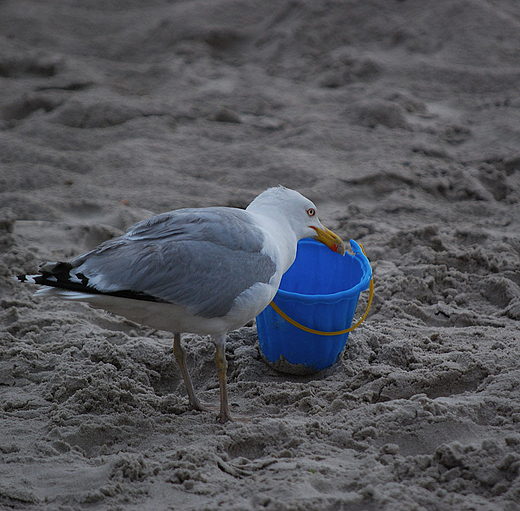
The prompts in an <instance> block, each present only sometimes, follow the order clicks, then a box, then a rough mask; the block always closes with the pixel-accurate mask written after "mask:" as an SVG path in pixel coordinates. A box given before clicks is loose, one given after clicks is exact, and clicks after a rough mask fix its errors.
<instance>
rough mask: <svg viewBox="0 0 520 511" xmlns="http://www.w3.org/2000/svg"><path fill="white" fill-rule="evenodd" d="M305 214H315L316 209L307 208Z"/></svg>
mask: <svg viewBox="0 0 520 511" xmlns="http://www.w3.org/2000/svg"><path fill="white" fill-rule="evenodd" d="M307 214H308V215H309V216H314V215H315V214H316V210H315V209H314V208H309V209H308V210H307Z"/></svg>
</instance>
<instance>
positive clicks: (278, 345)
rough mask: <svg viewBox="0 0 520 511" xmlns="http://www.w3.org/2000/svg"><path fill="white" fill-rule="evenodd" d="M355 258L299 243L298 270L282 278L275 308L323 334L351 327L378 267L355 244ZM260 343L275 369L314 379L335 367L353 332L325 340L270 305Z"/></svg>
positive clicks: (261, 321) (260, 319)
mask: <svg viewBox="0 0 520 511" xmlns="http://www.w3.org/2000/svg"><path fill="white" fill-rule="evenodd" d="M350 246H351V247H352V250H353V252H354V255H350V254H345V256H343V257H342V256H341V255H339V254H337V253H335V252H332V251H331V250H330V249H329V248H327V247H326V246H325V245H323V244H322V243H319V242H318V241H315V240H311V239H304V240H302V241H300V242H299V243H298V253H297V256H296V260H295V261H294V263H293V265H292V266H291V267H290V268H289V270H287V272H286V273H285V275H284V276H283V278H282V281H281V283H280V287H279V289H278V293H277V294H276V296H275V297H274V300H273V301H274V303H275V304H276V305H277V306H278V307H279V309H281V311H283V313H285V314H286V315H287V316H288V317H289V318H291V319H292V320H294V321H296V322H297V323H299V324H300V325H304V326H305V327H307V328H310V329H313V330H316V331H320V332H327V333H330V332H340V331H343V330H346V329H348V328H350V326H351V324H352V320H353V318H354V313H355V312H356V307H357V304H358V300H359V295H360V293H361V292H362V291H365V290H366V289H368V288H369V285H370V281H371V279H372V268H371V267H370V263H369V261H368V259H367V257H366V256H365V254H364V253H363V251H362V249H361V247H360V246H359V245H358V244H357V243H356V242H355V241H354V240H350ZM256 325H257V330H258V340H259V343H260V349H261V351H262V354H263V356H264V358H265V360H266V361H267V363H268V364H269V365H271V366H272V367H274V368H275V369H277V370H278V371H282V372H285V373H291V374H312V373H315V372H317V371H321V370H322V369H325V368H326V367H329V366H331V365H332V364H334V363H335V362H336V361H337V359H338V357H339V355H340V353H341V352H342V351H343V349H344V348H345V345H346V343H347V338H348V335H349V333H348V332H347V333H340V334H338V335H320V334H318V333H311V332H307V331H304V330H302V329H301V328H298V327H296V326H294V325H293V324H291V323H289V321H287V320H286V319H284V318H283V317H282V316H280V314H279V313H278V312H276V311H275V309H274V308H273V307H271V306H268V307H267V308H266V309H264V310H263V311H262V312H261V313H260V314H259V315H258V316H257V318H256Z"/></svg>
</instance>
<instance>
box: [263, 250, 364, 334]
mask: <svg viewBox="0 0 520 511" xmlns="http://www.w3.org/2000/svg"><path fill="white" fill-rule="evenodd" d="M359 246H360V247H361V250H362V251H363V254H365V250H364V249H363V247H362V245H361V244H359ZM365 256H366V254H365ZM368 289H369V294H368V303H367V308H366V310H365V313H364V314H363V316H361V319H360V320H359V321H358V322H357V323H356V324H355V325H353V326H351V327H350V328H346V329H345V330H338V331H336V332H322V331H321V330H314V329H313V328H309V327H306V326H304V325H302V324H300V323H298V322H297V321H295V320H294V319H292V318H290V317H289V316H288V315H287V314H285V312H283V311H282V310H281V309H280V307H278V305H276V303H274V301H273V302H271V303H270V304H269V305H270V306H271V307H272V308H273V309H274V310H275V311H276V312H277V313H278V314H279V315H280V316H282V318H283V319H285V320H286V321H288V322H289V323H290V324H291V325H293V326H295V327H296V328H299V329H300V330H303V331H305V332H309V333H311V334H316V335H342V334H346V333H348V332H352V330H354V329H356V328H357V327H358V326H359V325H361V323H363V321H365V319H366V317H367V316H368V313H369V311H370V307H371V305H372V299H373V298H374V277H372V278H371V279H370V285H369V286H368Z"/></svg>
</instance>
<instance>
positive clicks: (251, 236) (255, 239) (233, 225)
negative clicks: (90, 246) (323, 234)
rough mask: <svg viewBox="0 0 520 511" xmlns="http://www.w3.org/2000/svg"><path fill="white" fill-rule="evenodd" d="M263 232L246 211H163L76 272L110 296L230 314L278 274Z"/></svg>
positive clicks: (83, 260)
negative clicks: (246, 293) (123, 295)
mask: <svg viewBox="0 0 520 511" xmlns="http://www.w3.org/2000/svg"><path fill="white" fill-rule="evenodd" d="M263 241H264V236H263V233H262V231H260V229H259V228H258V227H256V226H255V224H254V223H253V222H252V221H251V219H250V218H249V217H248V216H247V213H246V212H245V211H243V210H239V209H232V208H203V209H185V210H177V211H173V212H171V213H165V214H162V215H157V216H155V217H153V218H151V219H149V220H145V221H144V222H140V223H138V224H136V225H135V226H133V227H131V228H130V229H129V230H128V231H127V233H126V234H125V235H124V236H122V237H120V238H116V239H114V240H110V241H108V242H105V243H103V244H102V245H100V246H99V247H98V248H96V249H95V250H93V251H92V252H89V253H88V254H85V255H83V256H80V257H78V258H77V259H75V260H74V261H72V262H71V266H72V268H73V270H72V272H71V273H74V274H75V275H76V276H77V279H78V281H81V282H82V283H83V284H84V285H85V286H87V287H91V288H95V289H96V290H97V291H99V292H102V293H116V294H117V293H121V292H127V293H126V295H128V293H130V296H131V294H132V293H133V294H135V298H139V297H142V296H143V295H144V296H147V297H152V298H154V299H158V300H161V301H166V302H170V303H175V304H178V305H183V306H185V307H188V308H189V310H190V312H191V313H193V314H196V315H200V316H203V317H207V318H209V317H219V316H224V315H225V314H226V313H227V312H229V310H230V309H231V307H232V305H233V301H234V300H235V298H236V297H237V296H238V295H239V294H240V293H241V292H242V291H245V290H246V289H248V288H249V287H251V286H252V285H254V284H255V283H257V282H263V283H267V282H269V280H270V278H271V277H272V276H273V274H274V273H275V271H276V265H275V263H274V262H273V260H272V259H271V258H270V257H269V256H267V255H265V254H262V253H260V251H261V249H262V247H263Z"/></svg>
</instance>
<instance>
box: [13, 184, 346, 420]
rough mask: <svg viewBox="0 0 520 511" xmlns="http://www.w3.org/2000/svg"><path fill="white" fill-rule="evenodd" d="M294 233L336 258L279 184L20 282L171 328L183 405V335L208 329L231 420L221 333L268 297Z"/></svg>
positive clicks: (313, 215) (313, 221)
mask: <svg viewBox="0 0 520 511" xmlns="http://www.w3.org/2000/svg"><path fill="white" fill-rule="evenodd" d="M302 238H314V239H316V240H318V241H320V242H322V243H323V244H325V245H326V246H328V247H329V248H330V249H331V250H333V251H334V252H338V254H342V255H343V254H344V253H345V247H344V243H343V241H342V240H341V238H340V237H339V236H338V235H337V234H335V233H334V232H332V231H331V230H329V229H327V228H326V227H324V226H323V225H322V224H321V222H320V221H319V219H318V215H317V211H316V206H315V205H314V203H313V202H311V201H310V200H309V199H307V198H306V197H304V196H303V195H301V194H300V193H299V192H297V191H295V190H291V189H289V188H285V187H283V186H278V187H274V188H269V189H267V190H265V191H264V192H262V193H261V194H260V195H258V196H257V197H256V198H255V199H254V200H253V201H252V202H251V203H250V204H249V206H247V208H246V209H239V208H232V207H207V208H186V209H178V210H174V211H171V212H168V213H162V214H159V215H156V216H153V217H151V218H149V219H147V220H144V221H142V222H139V223H137V224H135V225H134V226H132V227H130V228H129V229H128V230H127V232H126V234H124V235H123V236H120V237H118V238H114V239H111V240H108V241H105V242H104V243H102V244H101V245H99V246H98V247H97V248H95V249H94V250H92V251H90V252H88V253H86V254H83V255H80V256H79V257H76V258H75V259H73V260H71V261H69V262H63V261H62V262H46V263H43V264H41V265H40V267H39V270H38V271H39V274H38V275H19V276H17V277H15V278H16V279H17V280H18V281H20V282H27V283H33V284H39V285H41V286H42V288H40V289H39V290H38V291H37V292H36V293H35V295H36V296H40V297H57V298H60V299H64V300H72V301H82V302H86V303H88V304H89V305H90V306H92V307H95V308H100V309H104V310H106V311H109V312H111V313H115V314H118V315H120V316H124V317H125V318H128V319H130V320H132V321H135V322H137V323H141V324H143V325H147V326H150V327H152V328H155V329H158V330H166V331H169V332H172V333H173V352H174V355H175V358H176V360H177V363H178V365H179V369H180V372H181V375H182V377H183V380H184V384H185V386H186V390H187V393H188V399H189V404H190V405H191V407H192V408H193V409H195V410H198V411H207V410H208V409H209V408H208V407H207V406H205V405H203V404H202V403H201V402H200V401H199V399H198V398H197V396H196V395H195V391H194V388H193V384H192V381H191V378H190V375H189V372H188V368H187V365H186V350H185V348H184V347H183V345H182V344H181V334H182V333H187V332H189V333H195V334H200V335H209V336H210V337H211V340H212V341H213V343H214V344H215V347H216V354H215V365H216V369H217V374H218V379H219V386H220V413H219V415H218V420H220V422H222V423H225V422H227V421H229V420H232V417H231V414H230V411H229V405H228V396H227V387H226V372H227V361H226V356H225V345H226V336H227V334H228V332H230V331H231V330H234V329H237V328H239V327H241V326H243V325H245V324H246V323H248V322H249V321H251V320H252V319H253V318H255V317H256V316H257V315H258V314H259V313H260V312H261V311H262V310H263V309H264V308H265V307H267V306H268V305H269V303H270V302H271V300H272V299H273V298H274V296H275V294H276V292H277V290H278V286H279V285H280V280H281V278H282V275H283V274H284V273H285V272H286V271H287V270H288V269H289V267H290V266H291V264H292V263H293V262H294V260H295V258H296V251H297V244H298V241H299V240H300V239H302Z"/></svg>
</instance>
